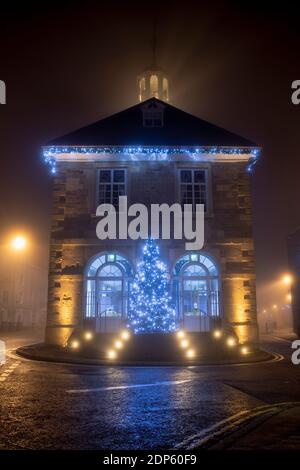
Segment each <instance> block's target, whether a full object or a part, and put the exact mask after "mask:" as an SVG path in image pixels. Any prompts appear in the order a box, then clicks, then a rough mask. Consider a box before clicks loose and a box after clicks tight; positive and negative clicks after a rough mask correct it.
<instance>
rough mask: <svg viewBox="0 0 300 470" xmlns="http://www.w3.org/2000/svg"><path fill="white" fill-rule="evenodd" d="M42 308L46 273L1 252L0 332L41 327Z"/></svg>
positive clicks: (16, 257)
mask: <svg viewBox="0 0 300 470" xmlns="http://www.w3.org/2000/svg"><path fill="white" fill-rule="evenodd" d="M46 306H47V273H46V271H45V270H44V269H42V268H39V267H37V266H33V265H31V264H29V263H27V262H26V261H25V260H22V259H20V257H18V256H13V255H12V254H11V253H10V254H8V253H7V252H4V250H1V263H0V330H2V331H13V330H18V329H22V328H36V329H41V328H43V327H44V326H45V323H46Z"/></svg>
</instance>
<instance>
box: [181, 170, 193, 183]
mask: <svg viewBox="0 0 300 470" xmlns="http://www.w3.org/2000/svg"><path fill="white" fill-rule="evenodd" d="M180 179H181V182H182V183H191V182H192V171H191V170H181V172H180Z"/></svg>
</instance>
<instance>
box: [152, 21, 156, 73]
mask: <svg viewBox="0 0 300 470" xmlns="http://www.w3.org/2000/svg"><path fill="white" fill-rule="evenodd" d="M156 29H157V20H156V17H155V16H154V17H153V31H152V67H153V69H155V67H156V45H157V35H156Z"/></svg>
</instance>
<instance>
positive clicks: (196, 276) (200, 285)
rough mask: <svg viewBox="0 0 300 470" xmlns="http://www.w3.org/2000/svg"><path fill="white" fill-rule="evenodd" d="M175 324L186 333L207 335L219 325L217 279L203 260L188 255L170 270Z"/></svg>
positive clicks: (214, 268)
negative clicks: (172, 273) (172, 275)
mask: <svg viewBox="0 0 300 470" xmlns="http://www.w3.org/2000/svg"><path fill="white" fill-rule="evenodd" d="M173 287H174V297H175V302H176V308H177V319H178V324H179V325H180V326H181V327H182V328H184V329H185V330H187V331H210V330H211V329H212V328H214V327H215V326H217V325H218V323H219V321H220V304H219V302H220V300H219V299H220V296H219V275H218V269H217V266H216V264H215V263H214V262H213V261H212V260H211V259H210V258H209V257H208V256H207V255H204V254H200V253H191V254H189V255H185V256H183V257H182V258H180V259H179V260H178V261H177V263H176V265H175V268H174V278H173Z"/></svg>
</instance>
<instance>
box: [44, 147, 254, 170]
mask: <svg viewBox="0 0 300 470" xmlns="http://www.w3.org/2000/svg"><path fill="white" fill-rule="evenodd" d="M59 154H85V155H87V154H96V155H98V154H99V155H100V154H109V155H115V154H117V155H120V154H124V155H131V156H134V155H139V156H141V155H145V156H148V157H151V156H155V158H156V159H157V157H159V156H161V157H162V158H166V157H168V156H169V155H175V154H181V155H187V156H190V157H192V158H197V156H201V155H203V154H208V155H249V162H248V166H247V171H248V172H251V171H252V169H253V167H254V165H255V163H256V162H257V160H258V158H259V156H260V149H259V148H253V147H193V148H187V147H140V146H139V147H132V146H131V147H98V146H74V147H73V146H72V147H71V146H67V147H66V146H58V147H44V148H43V158H44V161H45V163H46V164H48V165H49V166H50V171H51V173H53V174H54V173H56V160H55V155H59Z"/></svg>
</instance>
